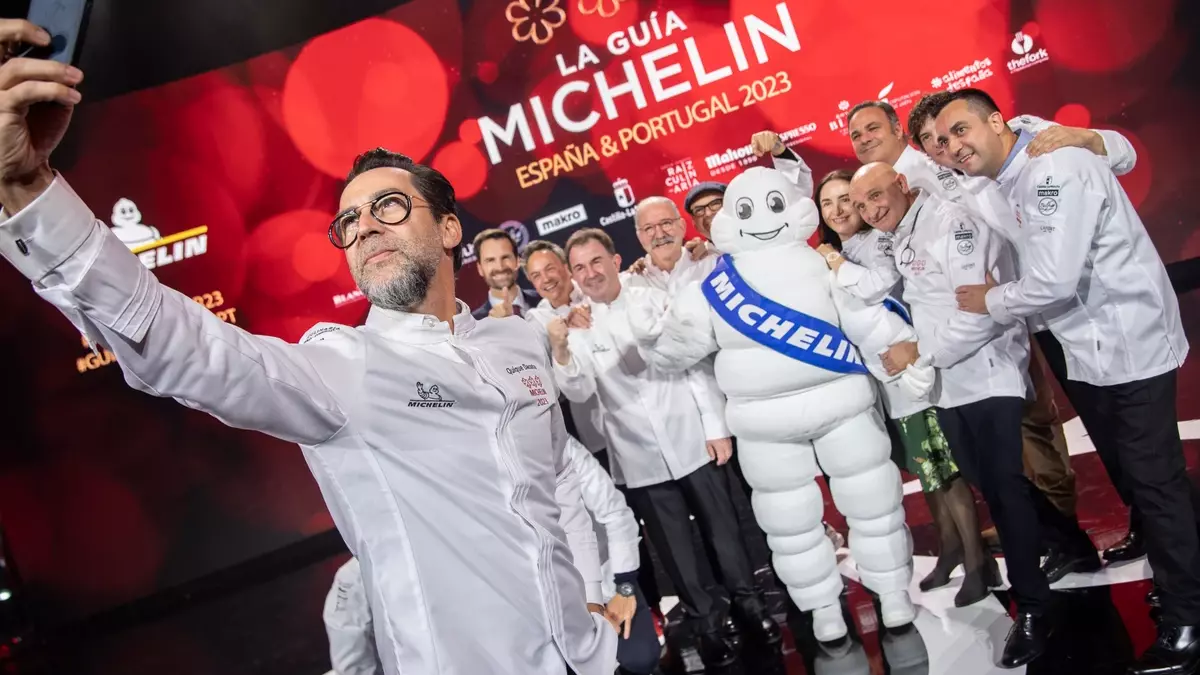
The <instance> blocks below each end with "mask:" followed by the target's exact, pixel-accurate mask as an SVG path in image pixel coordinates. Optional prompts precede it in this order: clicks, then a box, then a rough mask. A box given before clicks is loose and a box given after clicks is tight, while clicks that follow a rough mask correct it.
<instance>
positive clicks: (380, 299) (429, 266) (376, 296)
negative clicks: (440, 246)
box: [362, 258, 438, 312]
mask: <svg viewBox="0 0 1200 675" xmlns="http://www.w3.org/2000/svg"><path fill="white" fill-rule="evenodd" d="M437 265H438V261H437V259H436V258H435V259H433V260H431V261H430V260H414V261H413V262H412V264H411V265H407V266H405V268H404V269H403V270H401V271H400V273H399V274H397V275H396V276H394V277H392V278H391V279H390V280H388V281H386V282H383V283H378V284H370V285H364V286H363V287H362V292H363V295H365V296H367V300H369V301H370V302H371V304H372V305H374V306H376V307H380V308H382V309H390V310H394V311H397V312H408V311H410V310H411V309H412V308H413V307H416V306H417V305H419V304H421V302H422V301H424V300H425V296H426V294H428V293H429V286H430V284H432V283H433V277H434V275H435V274H437Z"/></svg>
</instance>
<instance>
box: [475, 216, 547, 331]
mask: <svg viewBox="0 0 1200 675" xmlns="http://www.w3.org/2000/svg"><path fill="white" fill-rule="evenodd" d="M475 255H476V258H477V260H476V263H475V268H476V269H477V270H479V276H481V277H483V280H484V282H486V283H487V285H488V295H487V299H486V300H484V302H483V304H482V305H480V306H478V307H476V308H475V309H474V310H473V311H472V312H471V316H473V317H475V318H476V319H482V318H484V317H487V316H494V317H505V316H512V315H513V314H516V315H518V316H523V315H524V314H525V312H526V311H527V310H529V309H531V308H533V307H536V306H537V303H538V302H539V301H540V300H541V298H540V297H539V296H538V294H537V293H536V292H534V291H530V290H526V289H523V288H521V287H520V286H518V285H517V268H518V267H519V266H520V261H519V259H518V255H517V242H516V240H515V239H513V236H512V235H511V234H509V233H508V232H506V231H504V230H501V229H496V228H493V229H490V230H484V231H483V232H480V233H479V234H477V235H475Z"/></svg>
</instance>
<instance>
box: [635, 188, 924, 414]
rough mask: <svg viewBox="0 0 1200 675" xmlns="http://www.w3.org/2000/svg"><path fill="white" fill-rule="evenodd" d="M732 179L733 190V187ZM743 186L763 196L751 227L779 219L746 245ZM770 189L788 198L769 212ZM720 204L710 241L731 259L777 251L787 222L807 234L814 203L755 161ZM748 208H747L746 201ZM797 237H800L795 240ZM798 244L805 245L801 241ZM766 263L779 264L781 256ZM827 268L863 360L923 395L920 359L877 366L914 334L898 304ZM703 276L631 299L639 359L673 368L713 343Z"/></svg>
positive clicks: (842, 318)
mask: <svg viewBox="0 0 1200 675" xmlns="http://www.w3.org/2000/svg"><path fill="white" fill-rule="evenodd" d="M747 179H750V180H747ZM735 185H737V187H738V190H736V191H733V189H734V186H735ZM772 188H774V189H772ZM743 191H747V192H748V193H749V194H751V195H752V194H753V193H758V195H759V197H760V200H761V201H762V202H763V203H762V204H761V205H760V207H759V209H758V212H759V213H758V215H757V217H755V223H756V227H757V226H758V223H759V222H761V221H763V220H764V219H767V220H769V219H770V218H771V216H777V217H778V219H780V221H781V222H782V223H783V225H782V226H781V227H780V228H777V229H775V230H768V232H773V233H774V234H773V236H772V238H771V239H765V240H764V239H760V238H758V237H757V236H754V235H751V236H750V241H751V242H754V243H753V244H751V246H750V247H748V246H747V244H746V242H745V241H744V240H745V239H746V238H747V237H745V236H744V235H745V234H746V232H745V228H744V227H738V223H737V220H738V217H737V209H736V204H737V203H738V202H742V203H743V205H745V204H746V203H747V200H749V203H750V204H753V203H754V201H753V196H739V195H742V193H743ZM772 194H774V195H780V196H781V198H782V196H783V195H784V194H786V195H787V196H788V197H789V198H790V199H789V200H788V201H789V205H788V206H786V207H785V208H784V210H783V211H782V212H778V213H776V212H774V211H773V210H772V209H771V208H770V205H769V204H767V203H766V202H767V200H768V199H769V196H770V195H772ZM726 203H727V204H734V205H735V208H734V209H733V210H732V211H733V212H732V213H731V212H730V210H729V209H722V210H721V212H720V213H718V214H717V216H716V217H715V218H714V219H713V240H714V243H715V244H716V246H717V248H718V249H720V250H722V251H730V252H733V253H734V257H735V258H737V257H740V255H739V254H747V256H746V257H748V258H749V257H753V258H757V257H760V256H756V255H755V254H756V253H758V252H760V251H763V250H765V249H767V248H773V249H776V250H778V249H780V244H787V243H792V244H795V243H797V241H796V240H795V239H792V238H788V239H787V240H782V239H783V238H782V237H780V236H779V233H780V232H782V231H784V230H786V229H789V227H790V226H794V227H795V230H794V232H795V233H797V234H799V233H803V232H810V233H811V232H812V231H813V230H815V229H816V223H817V210H816V205H815V204H814V203H813V201H812V200H811V199H808V198H807V196H806V195H804V194H803V188H802V186H799V185H797V184H796V183H795V181H794V180H792V178H791V177H790V176H788V175H787V174H785V173H783V172H780V171H778V170H772V169H765V168H761V167H755V168H752V169H749V170H747V171H746V172H744V173H742V174H741V175H739V176H738V177H737V178H734V181H733V183H731V184H730V186H729V190H727V191H726ZM751 209H752V211H751V212H753V207H751ZM789 221H790V222H789ZM776 240H781V241H776ZM802 242H803V240H801V242H800V243H802ZM755 244H757V246H755ZM758 246H761V247H762V248H758ZM804 248H805V249H807V250H809V251H811V249H809V248H808V246H807V245H805V246H804ZM761 262H767V261H765V260H763V261H759V260H754V263H761ZM773 262H775V263H782V264H787V261H786V260H784V261H779V260H776V261H773ZM833 274H834V273H833V272H829V284H828V288H829V292H830V294H831V295H832V297H833V302H834V306H835V307H836V309H837V314H838V321H839V323H840V324H841V328H842V330H843V331H844V332H845V334H846V337H848V338H849V339H850V341H851V342H853V343H854V344H855V345H856V346H857V347H858V349H859V351H860V353H861V355H862V358H863V362H864V365H866V367H867V368H868V369H869V370H870V371H871V374H872V375H874V376H875V377H876V378H877V379H879V380H880V381H882V382H890V381H892V380H895V379H897V378H899V379H900V385H901V387H903V388H904V390H905V391H906V392H908V393H909V394H911V395H912V396H915V397H917V398H921V397H924V396H927V395H928V394H929V391H930V390H931V389H932V388H933V384H934V381H935V377H936V376H935V371H934V369H933V367H932V366H930V365H928V364H925V363H921V364H913V365H911V366H909V367H908V368H907V369H905V370H904V371H903V372H902V373H901V374H900V375H898V376H890V375H888V374H887V372H886V371H885V370H884V368H883V363H882V360H881V358H880V355H881V354H883V353H884V352H886V351H887V350H888V348H889V347H891V346H892V345H894V344H896V343H899V342H916V340H917V335H916V332H915V331H914V330H913V329H912V327H911V325H910V322H908V321H907V320H906V318H907V313H906V312H904V310H903V309H902V308H900V307H898V305H891V306H889V305H884V304H879V303H867V302H865V301H863V300H861V299H859V298H857V297H855V296H854V295H852V294H850V293H849V292H847V291H846V290H844V289H843V288H842V287H841V286H840V285H839V284H838V283H837V282H836V281H835V280H834V277H833ZM715 275H716V273H714V276H715ZM706 283H709V280H708V279H706V280H704V281H699V282H694V283H691V284H688V285H687V286H684V287H683V288H682V289H681V290H680V291H679V294H678V297H676V298H674V299H671V298H669V297H668V296H667V294H666V293H664V292H662V291H655V292H654V293H651V294H647V295H646V296H644V298H643V299H642V300H639V301H638V302H636V303H633V304H632V305H631V307H630V311H629V323H630V328H631V329H632V332H633V336H634V338H635V339H636V340H637V341H638V342H639V343H640V349H639V351H640V352H641V354H642V358H643V359H644V360H645V361H646V362H647V363H649V364H650V365H652V366H654V367H655V368H658V369H661V370H664V371H669V372H678V371H682V370H686V369H688V368H690V367H692V366H693V365H694V364H695V363H696V362H698V361H700V360H701V359H703V358H705V357H706V356H708V355H710V354H712V353H713V352H716V351H718V350H719V349H720V347H721V346H720V345H719V344H718V341H717V334H716V326H715V324H714V321H715V320H718V319H716V317H715V316H714V314H713V310H712V304H711V303H710V302H709V299H708V298H707V297H706V296H705V289H704V284H706ZM902 313H903V316H902Z"/></svg>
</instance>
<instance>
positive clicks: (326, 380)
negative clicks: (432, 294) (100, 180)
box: [0, 177, 616, 675]
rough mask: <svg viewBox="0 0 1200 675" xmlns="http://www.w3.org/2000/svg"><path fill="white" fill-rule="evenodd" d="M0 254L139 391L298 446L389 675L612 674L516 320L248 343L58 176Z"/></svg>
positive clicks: (542, 360)
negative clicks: (141, 255) (360, 590)
mask: <svg viewBox="0 0 1200 675" xmlns="http://www.w3.org/2000/svg"><path fill="white" fill-rule="evenodd" d="M0 255H3V256H4V257H5V258H6V259H7V260H8V261H9V262H10V263H11V264H12V265H13V266H14V267H16V268H17V269H18V270H19V271H20V272H21V273H22V274H24V275H25V276H26V277H27V278H29V279H30V280H32V281H33V283H34V288H35V290H36V291H37V292H38V294H39V295H41V296H42V297H43V298H45V299H46V300H48V301H49V302H51V303H52V304H54V305H55V306H56V307H58V308H59V309H60V310H61V311H62V312H63V313H64V314H66V315H67V317H68V318H70V319H71V320H72V322H73V323H74V324H75V326H76V327H77V328H79V329H80V330H81V331H82V332H83V333H84V334H85V335H86V336H87V337H88V339H89V341H90V342H91V343H92V344H98V343H99V344H103V345H105V346H107V347H108V348H109V350H110V351H112V352H113V353H114V354H116V356H117V359H118V361H117V363H118V364H119V365H120V366H121V369H122V371H123V372H124V374H125V380H126V382H128V383H129V384H130V385H131V386H133V387H135V388H137V389H139V390H141V391H144V392H147V393H150V394H153V395H156V396H164V397H168V396H169V397H172V398H175V399H176V400H178V401H180V402H181V403H183V404H184V405H186V406H188V407H190V408H195V409H197V410H203V411H205V412H208V413H210V414H212V415H213V416H215V417H217V418H218V419H220V420H221V421H223V422H225V423H226V424H228V425H230V426H233V427H236V428H241V429H256V430H259V431H262V432H264V433H267V434H270V435H272V436H275V437H277V438H280V439H283V440H288V441H292V442H295V443H298V444H300V446H301V449H302V451H303V453H304V458H305V460H306V461H307V462H308V465H309V467H310V469H311V470H312V472H313V476H314V477H315V478H316V480H317V484H318V486H319V487H320V489H321V493H322V495H323V496H324V498H325V502H326V504H327V505H328V507H329V511H330V514H331V515H332V516H333V519H334V522H335V523H336V524H337V527H338V530H339V531H340V532H341V534H342V536H343V537H344V538H345V540H346V543H347V545H348V547H349V548H350V550H351V552H352V553H354V555H355V556H356V557H357V558H358V559H359V562H360V564H361V565H362V571H363V575H364V577H365V581H366V589H367V597H368V598H369V599H370V604H371V610H372V615H373V616H374V617H375V618H376V621H375V638H376V644H377V645H379V652H380V653H379V655H380V659H381V661H382V663H383V668H384V672H385V673H388V674H389V675H392V674H396V673H401V672H404V673H430V674H435V673H436V674H449V673H483V672H486V673H531V674H532V673H536V674H538V675H562V673H563V670H564V668H566V667H568V666H569V667H570V668H571V669H572V670H574V671H575V672H576V673H579V674H581V675H610V674H611V673H612V671H613V669H614V668H615V666H616V635H615V632H614V631H613V630H612V628H611V627H610V626H609V625H608V624H607V621H605V620H604V619H603V618H602V617H600V616H599V615H595V614H592V613H591V612H589V611H588V610H587V607H586V606H585V599H587V598H591V597H596V598H598V597H599V596H600V584H599V582H600V579H599V577H600V573H599V570H598V569H591V568H598V567H599V565H598V561H597V560H596V559H595V558H593V559H592V560H591V562H590V564H589V561H586V560H580V564H582V565H584V566H586V567H589V571H588V573H587V574H586V575H584V577H586V582H587V583H586V584H585V578H584V577H581V575H580V572H579V571H578V570H577V569H576V568H575V565H574V564H573V562H572V556H571V551H575V552H576V553H579V552H582V551H589V550H595V535H594V534H593V532H592V529H591V523H590V520H589V519H588V517H587V513H586V511H585V510H584V508H583V504H582V501H581V498H580V496H579V482H578V479H577V478H576V476H575V475H574V473H573V471H572V469H571V465H570V464H569V463H568V462H567V461H566V456H565V453H564V450H563V447H564V445H565V443H566V433H565V431H564V429H563V425H562V419H561V413H560V411H559V409H558V406H557V403H556V398H557V395H556V393H555V392H554V391H553V385H552V383H551V377H550V370H549V364H548V363H547V360H546V354H545V351H544V350H543V349H542V348H541V345H540V343H539V342H538V340H537V338H536V335H535V333H534V332H533V331H532V330H530V329H529V326H528V324H526V323H525V322H524V321H523V320H521V319H519V318H508V319H491V320H488V321H481V322H478V323H477V322H475V320H474V319H472V318H471V314H470V311H469V308H467V307H466V305H464V304H463V303H462V302H459V303H458V309H459V314H458V315H457V316H456V317H454V328H453V331H452V330H451V328H450V326H449V324H447V323H446V322H442V321H438V320H437V318H435V317H433V316H428V315H418V314H407V313H403V312H395V311H389V310H384V309H380V308H378V307H373V308H372V309H371V311H370V313H369V315H368V317H367V321H366V325H365V326H362V327H359V328H350V327H348V326H340V325H336V324H318V325H317V326H314V327H313V329H311V330H310V331H309V332H308V333H307V334H306V335H305V337H304V338H303V339H302V341H301V344H298V345H294V344H288V343H285V342H283V341H282V340H278V339H276V338H271V337H262V336H256V335H251V334H249V333H247V332H246V331H244V330H242V329H241V328H239V327H237V326H235V325H232V324H228V323H225V322H224V321H222V320H221V319H219V318H217V317H216V315H214V314H213V313H212V312H210V311H208V310H207V309H205V308H203V307H202V306H200V305H199V304H197V303H196V302H194V301H193V300H192V299H191V298H189V297H187V296H185V295H183V294H181V293H178V292H176V291H174V290H172V289H169V288H166V287H164V286H162V285H161V284H160V283H159V282H158V280H157V279H155V277H154V275H153V274H152V273H151V272H150V270H148V269H146V267H145V266H143V265H142V264H141V262H139V261H138V259H137V258H136V257H135V256H133V255H132V254H131V253H130V252H129V249H128V248H126V247H125V245H123V244H122V243H121V242H120V240H119V239H117V237H116V236H115V235H113V234H112V232H111V231H110V230H109V228H108V227H106V226H104V224H103V223H101V222H99V221H97V220H96V219H95V217H94V216H93V215H92V213H91V211H90V210H89V209H88V208H87V205H86V204H84V203H83V201H82V200H81V199H80V198H79V197H78V196H77V195H76V194H75V193H74V191H72V190H71V188H70V187H69V186H68V185H67V183H66V181H65V180H63V179H62V178H61V177H59V178H57V179H56V180H55V181H54V183H53V184H52V185H51V186H50V187H49V188H48V189H47V190H46V191H45V192H44V193H43V194H42V195H40V196H39V197H38V198H37V199H36V200H35V201H34V202H33V203H32V204H31V205H29V206H28V207H27V208H25V209H24V210H22V211H21V212H20V213H17V214H15V215H13V216H11V217H9V218H7V219H5V220H0ZM539 383H540V384H539ZM542 389H545V393H544V394H540V393H538V392H539V391H541V390H542ZM560 503H561V504H565V505H566V506H567V507H568V509H567V511H566V512H563V511H562V510H561V509H560V506H559V504H560ZM560 513H561V516H562V519H563V522H566V523H569V526H568V527H564V526H563V525H561V524H560V520H559V518H560ZM568 543H570V548H568ZM585 588H586V591H587V592H586V593H585ZM597 601H598V600H597Z"/></svg>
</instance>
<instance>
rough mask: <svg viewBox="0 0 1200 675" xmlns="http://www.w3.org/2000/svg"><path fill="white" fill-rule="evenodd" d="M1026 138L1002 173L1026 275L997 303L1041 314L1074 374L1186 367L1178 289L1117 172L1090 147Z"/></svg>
mask: <svg viewBox="0 0 1200 675" xmlns="http://www.w3.org/2000/svg"><path fill="white" fill-rule="evenodd" d="M1021 141H1022V139H1019V140H1018V147H1014V152H1013V153H1012V154H1011V155H1010V156H1009V159H1008V161H1007V162H1006V164H1005V166H1004V167H1003V169H1002V170H1001V172H1000V175H999V177H998V180H999V184H1000V189H1001V190H1002V191H1003V193H1004V194H1005V196H1006V197H1007V198H1008V200H1009V202H1010V204H1011V205H1012V209H1013V214H1014V218H1016V219H1018V220H1019V223H1020V231H1021V233H1022V235H1023V239H1024V250H1025V263H1024V264H1023V265H1022V268H1023V274H1022V276H1021V278H1020V279H1019V280H1017V281H1016V282H1014V283H1005V284H1002V285H1000V286H997V287H996V288H993V289H991V290H990V291H988V294H987V306H988V311H989V312H990V313H991V315H992V316H993V317H995V318H996V320H998V321H1002V322H1007V321H1012V320H1013V317H1026V316H1030V315H1031V314H1035V313H1040V314H1041V316H1042V318H1043V319H1044V320H1045V322H1046V324H1047V326H1048V327H1049V329H1050V330H1051V331H1052V332H1053V333H1054V336H1055V337H1056V338H1058V341H1059V342H1060V343H1062V346H1063V351H1064V352H1065V354H1066V361H1067V376H1068V377H1069V378H1070V379H1072V380H1078V381H1081V382H1087V383H1089V384H1093V385H1096V386H1106V385H1114V384H1122V383H1125V382H1134V381H1137V380H1144V379H1147V378H1150V377H1154V376H1155V375H1161V374H1162V373H1165V372H1168V371H1171V370H1174V369H1176V368H1179V367H1180V366H1182V365H1183V361H1184V359H1185V358H1186V357H1187V352H1188V342H1187V338H1186V336H1185V335H1184V331H1183V324H1182V321H1181V320H1180V316H1179V304H1178V302H1177V300H1176V297H1175V291H1174V290H1173V289H1172V288H1171V281H1170V279H1169V278H1168V277H1167V270H1166V268H1165V267H1164V266H1163V263H1162V259H1161V258H1160V257H1159V255H1158V251H1157V250H1155V248H1154V242H1152V241H1151V240H1150V235H1149V234H1147V233H1146V228H1145V227H1144V226H1143V225H1142V220H1141V218H1139V217H1138V214H1137V211H1136V210H1135V209H1134V207H1133V204H1132V203H1131V202H1130V201H1129V197H1128V195H1126V194H1125V190H1124V189H1123V188H1122V187H1121V185H1120V183H1118V182H1117V179H1116V176H1115V175H1113V172H1112V171H1111V170H1109V168H1108V166H1107V165H1106V164H1105V163H1104V162H1103V161H1102V160H1101V159H1100V158H1098V157H1096V156H1095V155H1093V154H1092V153H1090V152H1087V151H1086V150H1080V149H1078V148H1063V149H1061V150H1055V151H1054V152H1051V153H1048V154H1045V155H1042V156H1040V157H1036V158H1032V159H1031V158H1030V157H1029V156H1028V155H1027V154H1025V153H1024V152H1020V151H1019V147H1020V145H1022V142H1021ZM997 281H999V279H997Z"/></svg>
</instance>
